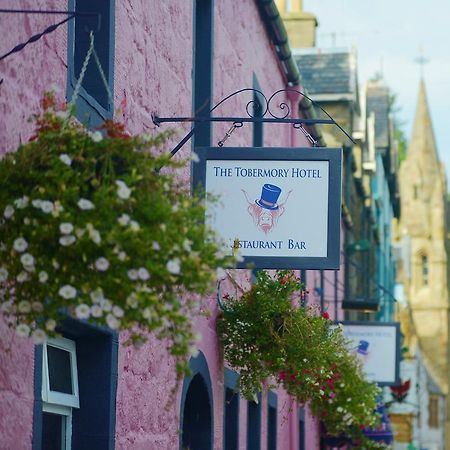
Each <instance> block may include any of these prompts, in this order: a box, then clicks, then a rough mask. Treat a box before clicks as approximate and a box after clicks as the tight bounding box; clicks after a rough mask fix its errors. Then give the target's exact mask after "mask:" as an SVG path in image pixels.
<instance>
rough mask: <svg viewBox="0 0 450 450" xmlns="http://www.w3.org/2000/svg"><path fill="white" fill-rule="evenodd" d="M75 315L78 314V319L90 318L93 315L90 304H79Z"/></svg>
mask: <svg viewBox="0 0 450 450" xmlns="http://www.w3.org/2000/svg"><path fill="white" fill-rule="evenodd" d="M75 315H76V316H77V319H89V316H90V315H91V308H89V306H88V305H86V304H85V303H82V304H81V305H77V307H76V308H75Z"/></svg>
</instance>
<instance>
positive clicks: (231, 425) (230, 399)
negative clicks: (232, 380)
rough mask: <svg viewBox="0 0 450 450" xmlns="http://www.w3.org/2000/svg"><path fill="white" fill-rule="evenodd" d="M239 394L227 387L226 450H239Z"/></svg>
mask: <svg viewBox="0 0 450 450" xmlns="http://www.w3.org/2000/svg"><path fill="white" fill-rule="evenodd" d="M238 427H239V395H238V394H237V393H236V392H233V390H232V389H230V388H226V389H225V450H237V448H238V436H239V429H238Z"/></svg>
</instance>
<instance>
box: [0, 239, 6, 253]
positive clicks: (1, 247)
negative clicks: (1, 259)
mask: <svg viewBox="0 0 450 450" xmlns="http://www.w3.org/2000/svg"><path fill="white" fill-rule="evenodd" d="M5 250H6V244H5V243H4V242H2V241H0V252H4V251H5Z"/></svg>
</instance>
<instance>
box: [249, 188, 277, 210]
mask: <svg viewBox="0 0 450 450" xmlns="http://www.w3.org/2000/svg"><path fill="white" fill-rule="evenodd" d="M280 194H281V188H279V187H278V186H275V185H273V184H265V185H264V186H263V187H262V192H261V198H260V199H259V200H255V202H256V204H257V205H259V206H261V208H265V209H278V205H277V201H278V197H279V196H280Z"/></svg>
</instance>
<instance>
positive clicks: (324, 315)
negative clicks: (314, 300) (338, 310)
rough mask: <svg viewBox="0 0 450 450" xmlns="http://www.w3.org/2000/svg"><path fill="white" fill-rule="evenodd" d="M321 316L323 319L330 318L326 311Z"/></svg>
mask: <svg viewBox="0 0 450 450" xmlns="http://www.w3.org/2000/svg"><path fill="white" fill-rule="evenodd" d="M322 317H323V318H324V319H325V320H330V315H329V314H328V312H327V311H325V312H324V313H323V314H322Z"/></svg>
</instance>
